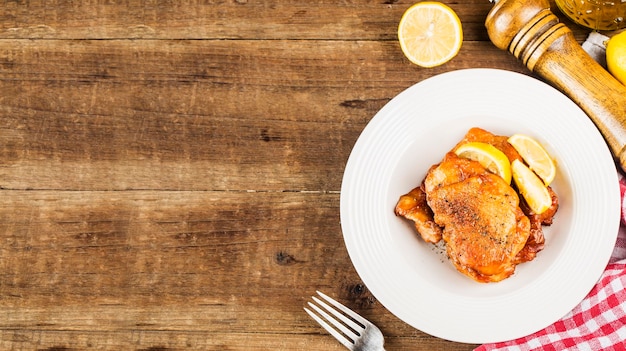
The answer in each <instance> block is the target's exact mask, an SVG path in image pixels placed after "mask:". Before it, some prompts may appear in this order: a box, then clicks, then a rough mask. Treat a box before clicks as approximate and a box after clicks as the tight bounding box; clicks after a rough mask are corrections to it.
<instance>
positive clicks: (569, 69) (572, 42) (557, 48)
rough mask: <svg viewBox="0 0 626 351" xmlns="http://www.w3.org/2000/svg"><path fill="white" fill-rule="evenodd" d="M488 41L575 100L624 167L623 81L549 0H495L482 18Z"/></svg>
mask: <svg viewBox="0 0 626 351" xmlns="http://www.w3.org/2000/svg"><path fill="white" fill-rule="evenodd" d="M485 25H486V27H487V32H488V34H489V38H490V39H491V41H492V42H493V43H494V44H495V45H496V46H497V47H498V48H500V49H503V50H508V51H509V52H511V53H512V54H513V55H514V56H515V57H517V58H518V59H519V60H521V61H522V62H523V63H524V65H526V67H528V68H529V69H530V70H531V71H533V72H535V73H537V74H538V75H539V76H541V77H543V78H544V79H545V80H546V81H547V82H549V83H550V84H552V85H553V86H554V87H556V88H557V89H559V90H560V91H562V92H563V93H564V94H566V95H567V96H568V97H569V98H570V99H572V100H573V101H574V102H575V103H576V104H578V106H580V107H581V108H582V109H583V110H584V111H585V112H586V113H587V115H588V116H589V117H590V118H591V120H592V121H593V122H594V123H595V125H596V126H597V127H598V129H599V130H600V132H601V133H602V135H603V136H604V138H605V140H606V142H607V144H608V145H609V148H610V149H611V152H612V153H613V156H614V157H615V158H616V159H617V160H618V162H619V164H620V167H621V168H622V170H623V171H625V172H626V149H625V146H626V86H624V85H623V84H622V83H620V82H619V81H618V80H617V79H615V78H614V77H613V76H612V75H611V74H610V73H608V72H607V71H606V70H605V69H604V68H603V67H602V66H600V65H599V64H598V63H597V62H596V61H594V60H593V59H592V58H591V57H590V56H589V55H588V54H587V53H586V52H585V51H584V50H583V49H582V47H581V46H580V45H579V44H578V42H577V41H576V39H575V38H574V35H573V33H572V31H571V30H570V29H569V28H567V27H566V26H565V25H564V24H562V23H559V19H558V18H557V17H556V16H555V15H554V14H553V13H552V12H551V11H550V3H549V1H548V0H499V1H498V2H497V3H496V4H495V5H494V7H493V8H492V9H491V11H490V12H489V14H488V16H487V20H486V22H485Z"/></svg>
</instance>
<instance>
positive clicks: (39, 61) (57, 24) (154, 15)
mask: <svg viewBox="0 0 626 351" xmlns="http://www.w3.org/2000/svg"><path fill="white" fill-rule="evenodd" d="M448 3H449V5H450V6H451V7H452V8H453V9H454V10H455V11H456V12H457V13H458V15H459V17H460V19H461V21H462V22H463V26H464V34H465V41H464V44H463V47H462V49H461V51H460V53H459V55H458V56H457V57H456V58H455V59H453V60H452V61H451V62H449V63H448V64H445V65H443V66H440V67H437V68H433V69H423V68H419V67H417V66H414V65H412V64H411V63H409V61H408V60H407V59H405V58H404V56H403V54H402V52H401V51H400V48H399V45H398V42H397V39H396V28H397V24H398V21H399V19H400V17H401V15H402V13H403V12H404V10H406V9H407V8H408V7H409V6H410V5H411V4H412V2H411V1H394V0H391V1H382V0H381V1H377V2H372V1H364V0H354V1H280V0H267V1H257V0H232V1H218V0H215V1H206V2H204V1H182V2H178V1H149V0H144V1H139V0H126V1H85V2H83V1H62V0H49V1H38V0H33V1H26V2H24V1H9V0H4V1H0V189H1V190H0V244H1V246H0V349H2V350H35V349H37V350H133V349H135V350H152V351H156V350H242V351H243V350H246V351H247V350H324V351H327V350H343V347H342V346H340V345H339V344H338V343H337V342H336V341H335V340H334V339H332V338H331V337H330V336H329V335H328V334H327V333H325V332H324V331H323V330H322V329H321V328H320V327H319V326H318V325H316V324H315V323H314V322H313V321H312V320H311V319H310V318H309V317H308V316H307V315H306V314H305V313H304V311H303V307H304V306H305V304H306V301H308V300H309V297H310V295H311V294H313V293H314V292H315V290H317V289H319V290H322V291H324V292H326V293H327V294H329V295H331V296H333V297H335V298H337V299H338V300H339V301H341V302H343V303H345V304H346V305H348V306H349V307H351V308H353V309H355V310H356V311H358V312H359V313H360V314H362V315H363V316H365V317H366V318H368V319H370V320H371V321H373V322H375V323H376V324H377V325H378V326H380V328H381V329H382V331H383V332H384V334H385V336H386V345H387V349H388V350H396V351H397V350H444V351H445V350H448V351H451V350H471V349H473V348H474V347H475V345H467V344H458V343H453V342H449V341H445V340H442V339H438V338H435V337H432V336H429V335H427V334H425V333H422V332H420V331H419V330H416V329H414V328H412V327H411V326H409V325H407V324H406V323H404V322H403V321H401V320H399V319H397V318H396V317H394V316H393V315H392V314H391V313H389V312H388V311H387V310H386V309H385V308H384V307H383V306H381V304H380V303H378V302H377V300H376V298H375V297H374V296H373V295H372V294H371V293H370V292H369V291H368V289H367V286H365V284H364V283H363V282H362V281H361V280H360V278H359V276H358V275H357V273H356V272H355V270H354V268H353V266H352V263H351V261H350V259H349V257H348V253H347V251H346V248H345V246H344V242H343V238H342V233H341V226H340V221H339V197H340V190H341V179H342V173H343V170H344V166H345V163H346V160H347V159H348V156H349V154H350V151H351V149H352V146H353V144H354V143H355V141H356V139H357V138H358V136H359V134H360V132H361V131H362V130H363V128H364V127H365V125H366V124H367V122H368V121H369V120H370V119H371V118H372V117H373V116H374V114H375V113H376V112H377V111H378V110H379V109H380V108H381V107H382V106H383V105H385V104H386V103H387V102H388V101H389V100H390V99H391V98H393V97H394V96H395V95H396V94H398V93H399V92H401V91H402V90H404V89H406V88H408V87H409V86H411V85H412V84H415V83H417V82H419V81H421V80H423V79H425V78H428V77H431V76H434V75H437V74H440V73H442V72H447V71H452V70H457V69H463V68H471V67H491V68H500V69H506V70H511V71H517V72H523V73H527V74H530V72H528V71H527V70H526V68H525V67H523V66H522V65H521V64H520V63H518V62H517V61H516V60H515V58H513V57H512V56H511V55H509V54H508V53H506V52H503V51H500V50H499V49H497V48H495V47H494V46H493V45H492V44H491V42H490V41H489V39H488V37H487V33H486V30H485V28H484V20H485V17H486V15H487V12H488V11H489V9H490V8H491V5H490V4H489V3H488V1H486V0H460V1H456V2H451V1H450V2H448ZM575 33H576V35H577V39H580V40H581V41H582V39H584V37H585V36H586V32H585V31H584V30H582V29H581V30H578V29H575Z"/></svg>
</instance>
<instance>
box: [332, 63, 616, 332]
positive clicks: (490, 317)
mask: <svg viewBox="0 0 626 351" xmlns="http://www.w3.org/2000/svg"><path fill="white" fill-rule="evenodd" d="M471 127H481V128H484V129H486V130H489V131H491V132H493V133H496V134H501V135H512V134H514V133H525V134H528V135H531V136H533V137H535V138H536V139H538V140H539V141H540V142H541V143H542V144H543V145H544V146H545V147H546V149H547V150H548V151H549V152H550V154H551V155H552V156H553V157H554V158H555V159H556V162H557V166H558V174H557V177H556V179H555V180H554V182H553V183H552V187H553V189H554V190H555V191H556V193H557V194H558V196H559V200H560V208H559V211H558V213H557V214H556V217H555V219H554V224H553V225H552V226H550V227H546V228H544V233H545V236H546V244H545V248H544V250H543V251H541V252H540V253H539V254H538V256H537V258H536V259H535V260H533V261H531V262H527V263H523V264H521V265H519V266H518V267H517V269H516V273H515V274H514V275H513V276H512V277H510V278H508V279H506V280H504V281H502V282H499V283H490V284H481V283H477V282H475V281H473V280H471V279H470V278H467V277H466V276H464V275H462V274H461V273H459V272H457V271H456V270H455V268H454V267H453V266H452V264H451V263H450V262H449V261H448V259H447V257H446V256H445V252H442V250H441V249H437V248H435V247H434V246H433V245H431V244H427V243H425V242H423V241H422V240H421V239H420V238H419V237H418V236H417V234H416V232H415V230H414V228H413V226H412V225H411V223H409V222H408V221H406V220H405V219H403V218H399V217H396V216H395V215H394V211H393V210H394V207H395V204H396V202H397V200H398V198H399V197H400V195H402V194H405V193H407V192H408V191H409V190H411V189H412V188H413V187H415V186H417V185H419V184H420V182H421V180H422V179H423V178H424V175H425V174H426V171H427V170H428V168H429V167H430V166H431V165H433V164H435V163H438V162H439V161H440V160H441V158H442V157H443V155H444V154H445V152H446V151H448V150H450V149H452V147H453V146H454V145H455V144H456V143H457V142H458V141H459V140H460V139H461V138H462V137H463V135H464V134H465V133H466V132H467V130H469V129H470V128H471ZM619 220H620V200H619V188H618V180H617V172H616V168H615V164H614V162H613V159H612V156H611V154H610V152H609V149H608V148H607V146H606V144H605V142H604V139H603V138H602V136H601V135H600V133H599V132H598V130H597V129H596V128H595V126H594V125H593V123H592V122H591V121H590V120H589V119H588V117H587V116H586V115H585V113H584V112H583V111H582V110H581V109H580V108H578V106H576V105H575V104H574V103H573V102H572V101H571V100H569V99H568V98H567V97H566V96H564V95H563V94H561V93H560V92H558V91H557V90H555V89H554V88H552V87H550V86H549V85H547V84H545V83H543V82H541V81H539V80H537V79H534V78H532V77H529V76H525V75H522V74H518V73H513V72H508V71H502V70H493V69H468V70H460V71H454V72H450V73H445V74H441V75H438V76H435V77H432V78H429V79H426V80H424V81H422V82H420V83H418V84H416V85H414V86H412V87H410V88H409V89H407V90H405V91H404V92H402V93H401V94H399V95H398V96H396V97H395V98H394V99H392V100H391V101H390V102H389V103H388V104H387V105H385V106H384V107H383V108H382V109H381V110H380V111H379V112H378V113H377V114H376V115H375V116H374V117H373V119H372V120H371V121H370V123H369V124H368V125H367V126H366V128H365V129H364V130H363V132H362V134H361V136H360V137H359V139H358V140H357V142H356V144H355V146H354V148H353V150H352V153H351V155H350V158H349V160H348V163H347V165H346V170H345V173H344V177H343V182H342V187H341V226H342V230H343V235H344V240H345V243H346V246H347V249H348V252H349V254H350V258H351V260H352V262H353V264H354V266H355V268H356V270H357V272H358V273H359V275H360V277H361V279H362V280H363V282H364V283H365V284H366V285H367V287H368V288H369V289H370V291H371V292H372V294H373V295H374V296H375V297H376V298H377V299H378V300H379V301H380V303H381V304H382V305H383V306H385V307H386V308H387V309H388V310H389V311H391V312H392V313H393V314H395V315H396V316H397V317H398V318H400V319H402V320H403V321H405V322H406V323H408V324H410V325H411V326H413V327H415V328H417V329H419V330H421V331H423V332H426V333H428V334H431V335H434V336H437V337H440V338H443V339H448V340H452V341H457V342H466V343H485V342H496V341H504V340H511V339H515V338H518V337H522V336H525V335H528V334H531V333H533V332H535V331H538V330H540V329H543V328H544V327H546V326H548V325H550V324H552V323H553V322H555V321H557V320H558V319H560V318H561V317H562V316H564V315H565V314H566V313H568V312H569V311H570V310H571V309H573V308H574V307H575V306H576V305H577V304H578V303H579V302H580V301H581V300H582V299H583V298H584V297H585V296H586V295H587V293H588V292H589V291H590V290H591V288H592V287H593V285H594V284H595V283H596V281H597V280H598V278H599V277H600V275H601V274H602V272H603V270H604V268H605V267H606V264H607V262H608V260H609V258H610V255H611V252H612V250H613V246H614V245H615V240H616V237H617V232H618V228H619Z"/></svg>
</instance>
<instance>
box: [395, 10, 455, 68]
mask: <svg viewBox="0 0 626 351" xmlns="http://www.w3.org/2000/svg"><path fill="white" fill-rule="evenodd" d="M398 40H399V41H400V47H401V49H402V52H403V53H404V55H405V56H406V57H407V58H408V59H409V61H411V62H413V63H415V64H416V65H419V66H422V67H435V66H439V65H441V64H443V63H446V62H448V61H449V60H451V59H452V58H453V57H454V56H456V54H457V53H458V52H459V50H460V49H461V44H462V43H463V29H462V27H461V21H460V20H459V17H458V16H457V15H456V13H455V12H454V10H452V9H451V8H450V7H448V6H446V5H444V4H442V3H440V2H435V1H424V2H419V3H417V4H415V5H413V6H411V7H409V8H408V9H407V10H406V11H405V12H404V15H402V19H400V24H399V25H398Z"/></svg>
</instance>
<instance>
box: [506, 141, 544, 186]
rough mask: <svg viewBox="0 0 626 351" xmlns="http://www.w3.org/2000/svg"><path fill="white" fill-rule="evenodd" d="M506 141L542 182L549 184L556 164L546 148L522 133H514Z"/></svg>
mask: <svg viewBox="0 0 626 351" xmlns="http://www.w3.org/2000/svg"><path fill="white" fill-rule="evenodd" d="M508 141H509V144H511V145H513V147H514V148H515V150H517V152H518V153H519V154H520V156H522V158H523V159H524V162H526V164H527V165H528V167H530V169H531V170H533V171H534V172H535V173H537V175H538V176H539V178H541V179H542V180H543V183H544V184H545V185H550V183H551V182H552V181H553V180H554V177H555V176H556V165H555V164H554V160H553V159H552V158H551V157H550V155H549V154H548V152H547V151H546V149H544V148H543V146H541V144H540V143H539V142H538V141H537V140H535V139H533V138H531V137H529V136H528V135H524V134H514V135H512V136H511V137H510V138H509V139H508Z"/></svg>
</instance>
